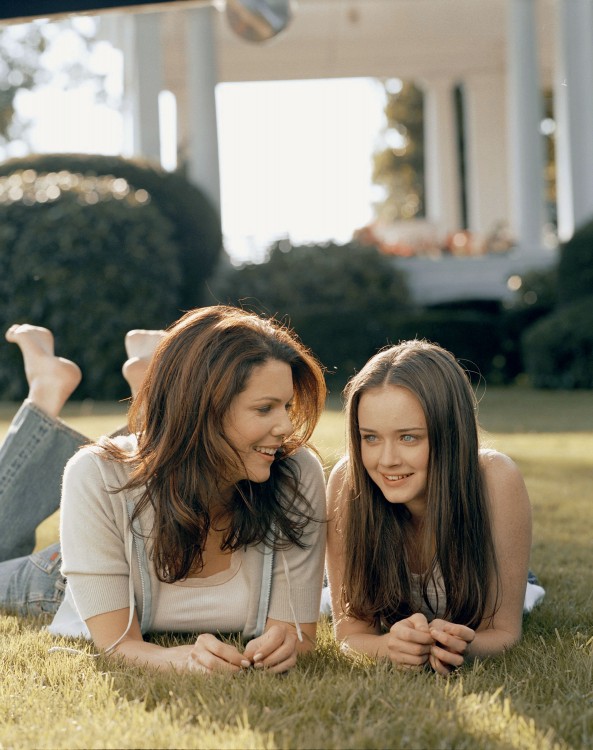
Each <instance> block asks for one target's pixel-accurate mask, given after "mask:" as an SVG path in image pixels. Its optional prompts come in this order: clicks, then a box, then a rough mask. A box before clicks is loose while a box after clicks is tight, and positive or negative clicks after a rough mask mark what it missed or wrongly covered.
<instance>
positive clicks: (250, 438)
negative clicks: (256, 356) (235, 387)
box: [223, 359, 294, 482]
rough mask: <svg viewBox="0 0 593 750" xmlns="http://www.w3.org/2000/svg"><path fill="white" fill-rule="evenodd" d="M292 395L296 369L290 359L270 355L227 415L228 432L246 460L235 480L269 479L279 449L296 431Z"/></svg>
mask: <svg viewBox="0 0 593 750" xmlns="http://www.w3.org/2000/svg"><path fill="white" fill-rule="evenodd" d="M292 398H293V383H292V371H291V369H290V366H289V365H288V364H286V362H281V361H280V360H277V359H270V360H268V361H267V362H264V363H263V364H262V365H258V366H256V367H255V368H254V369H253V371H252V373H251V375H250V377H249V380H248V381H247V387H246V388H245V390H243V391H242V392H241V393H239V394H237V395H236V396H235V398H234V399H233V400H232V402H231V405H230V408H229V410H228V412H227V414H226V415H225V417H224V419H223V430H224V434H225V436H226V438H227V440H228V441H229V442H230V444H231V445H232V446H233V448H234V449H235V450H236V451H237V453H238V454H239V456H240V459H241V461H242V464H243V465H242V466H241V465H238V466H237V476H236V477H234V478H233V481H234V482H239V481H241V480H242V479H249V480H251V481H252V482H265V481H266V480H267V479H269V477H270V469H271V466H272V464H273V462H274V459H275V455H276V451H277V450H278V449H279V448H280V446H281V445H282V443H283V442H284V440H285V439H286V438H287V437H288V436H289V435H291V434H292V433H293V429H294V428H293V425H292V422H291V421H290V418H289V414H288V413H289V411H290V405H291V402H292Z"/></svg>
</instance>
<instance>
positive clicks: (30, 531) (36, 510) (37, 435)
mask: <svg viewBox="0 0 593 750" xmlns="http://www.w3.org/2000/svg"><path fill="white" fill-rule="evenodd" d="M87 442H88V439H87V438H85V437H84V435H81V434H80V433H78V432H76V431H75V430H72V429H71V428H70V427H68V426H67V425H66V424H64V423H63V422H61V421H60V420H57V419H53V418H52V417H49V416H48V415H47V414H45V413H44V412H43V411H42V410H41V409H39V408H38V407H37V406H35V405H34V404H33V403H31V402H30V401H25V402H24V404H23V405H22V406H21V408H20V409H19V411H18V412H17V414H16V415H15V417H14V419H13V421H12V423H11V425H10V428H9V431H8V434H7V436H6V439H5V440H4V442H3V444H2V446H1V447H0V608H2V609H4V610H7V611H10V612H14V613H16V614H20V615H27V614H41V613H43V612H49V613H52V614H53V613H55V612H56V611H57V609H58V607H59V605H60V602H61V601H62V599H63V597H64V587H65V579H64V578H63V576H62V575H61V573H60V565H61V561H62V557H61V554H60V545H59V544H52V545H51V546H50V547H48V548H47V549H44V550H42V551H41V552H35V553H34V554H31V553H32V552H33V549H34V547H35V530H36V528H37V526H38V525H39V524H40V523H41V522H42V521H44V520H45V519H46V518H48V516H50V515H51V514H52V513H54V512H55V511H56V510H57V509H58V508H59V506H60V494H61V486H62V474H63V471H64V467H65V466H66V463H67V461H68V459H69V458H70V457H71V456H73V455H74V453H76V451H77V450H78V449H79V448H80V447H81V446H82V445H84V444H85V443H87Z"/></svg>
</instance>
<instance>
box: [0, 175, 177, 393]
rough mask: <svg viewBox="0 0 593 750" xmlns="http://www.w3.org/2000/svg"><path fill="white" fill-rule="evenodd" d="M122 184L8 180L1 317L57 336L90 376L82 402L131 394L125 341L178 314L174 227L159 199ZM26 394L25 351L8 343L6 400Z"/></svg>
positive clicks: (0, 202) (2, 362)
mask: <svg viewBox="0 0 593 750" xmlns="http://www.w3.org/2000/svg"><path fill="white" fill-rule="evenodd" d="M123 187H124V185H123V183H122V182H120V183H117V184H114V181H113V178H108V177H104V178H91V177H87V178H84V179H82V178H80V176H76V175H73V174H71V173H66V172H64V173H62V174H61V175H60V176H59V177H56V176H55V175H54V176H40V175H36V174H35V173H34V172H32V171H25V172H15V173H12V175H11V176H10V177H4V178H0V320H1V321H2V322H3V325H4V327H5V329H6V328H7V327H8V326H9V325H10V324H12V323H14V322H28V323H33V324H36V325H43V326H46V327H48V328H50V329H52V330H53V332H54V334H55V337H56V351H57V353H58V354H60V355H61V356H64V357H68V358H70V359H74V360H75V361H76V362H77V363H78V364H79V365H80V366H81V368H82V370H83V382H82V384H81V386H80V387H79V389H78V390H77V391H76V393H75V397H77V398H86V397H90V398H97V399H99V398H100V399H113V398H122V397H124V396H126V395H128V394H127V389H126V385H125V382H124V380H123V378H122V376H121V373H120V368H121V364H122V362H123V360H124V357H125V355H124V347H123V336H124V334H125V333H126V331H127V330H129V329H130V328H159V327H162V326H164V325H167V324H169V323H170V322H171V321H172V320H174V319H175V318H176V317H177V316H178V314H179V305H178V300H179V292H180V288H181V282H182V266H181V263H180V258H179V252H178V248H177V246H176V244H175V241H174V227H173V225H172V223H171V221H169V219H168V218H167V217H165V216H164V215H163V214H162V212H161V211H160V210H159V208H158V205H157V204H156V202H151V201H144V202H142V200H141V201H139V200H138V196H137V194H136V193H135V191H133V190H132V191H129V192H128V193H127V195H124V194H123V193H122V192H121V189H122V188H123ZM116 188H119V190H120V192H117V190H116ZM139 197H140V198H141V199H144V198H145V197H146V196H142V195H140V196H139ZM25 392H26V385H25V381H24V376H23V371H22V363H21V358H20V354H19V352H18V349H17V347H15V346H13V345H9V344H5V343H4V342H3V340H2V356H1V357H0V398H2V399H20V398H22V397H23V395H25Z"/></svg>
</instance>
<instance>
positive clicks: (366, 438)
mask: <svg viewBox="0 0 593 750" xmlns="http://www.w3.org/2000/svg"><path fill="white" fill-rule="evenodd" d="M360 437H361V439H362V440H363V442H365V443H374V442H375V440H376V439H377V436H376V435H361V436H360Z"/></svg>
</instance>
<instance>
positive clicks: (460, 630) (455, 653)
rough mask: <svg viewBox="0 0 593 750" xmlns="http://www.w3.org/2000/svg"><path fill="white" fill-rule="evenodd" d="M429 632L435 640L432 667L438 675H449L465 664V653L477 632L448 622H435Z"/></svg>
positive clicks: (431, 660)
mask: <svg viewBox="0 0 593 750" xmlns="http://www.w3.org/2000/svg"><path fill="white" fill-rule="evenodd" d="M429 630H430V635H431V637H432V639H433V640H434V644H433V646H432V647H431V649H430V659H429V661H430V666H431V667H432V668H433V669H434V671H435V672H438V674H440V675H443V676H444V675H448V674H449V672H451V671H452V670H453V669H455V668H457V667H460V666H461V665H462V664H463V662H464V660H465V652H466V651H467V648H468V646H469V644H470V643H471V642H472V641H473V640H474V638H475V635H476V634H475V631H473V630H472V629H471V628H468V627H466V626H465V625H458V624H456V623H453V622H447V621H446V620H433V621H432V622H431V623H430V627H429Z"/></svg>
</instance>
